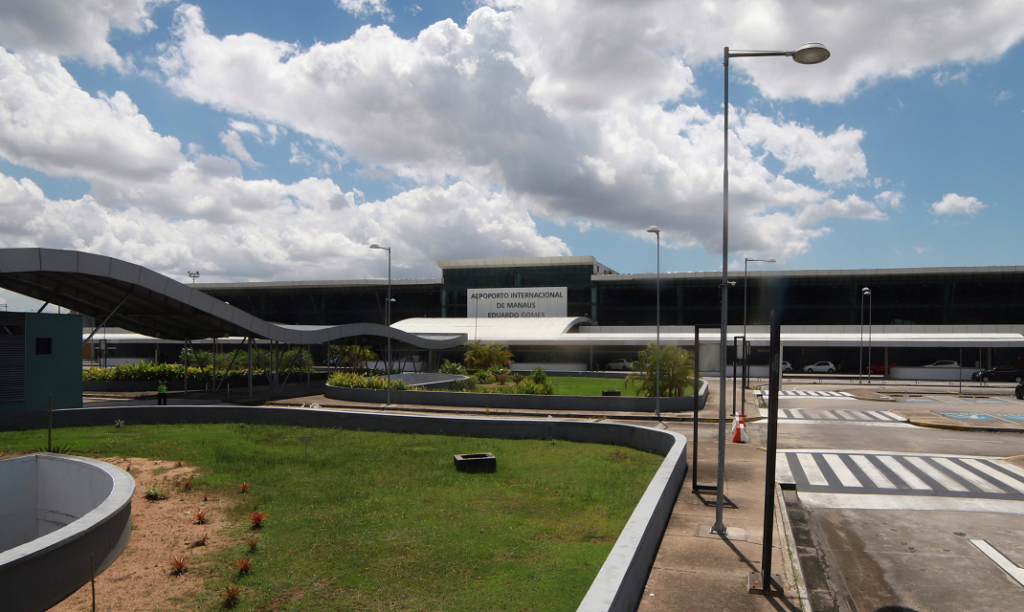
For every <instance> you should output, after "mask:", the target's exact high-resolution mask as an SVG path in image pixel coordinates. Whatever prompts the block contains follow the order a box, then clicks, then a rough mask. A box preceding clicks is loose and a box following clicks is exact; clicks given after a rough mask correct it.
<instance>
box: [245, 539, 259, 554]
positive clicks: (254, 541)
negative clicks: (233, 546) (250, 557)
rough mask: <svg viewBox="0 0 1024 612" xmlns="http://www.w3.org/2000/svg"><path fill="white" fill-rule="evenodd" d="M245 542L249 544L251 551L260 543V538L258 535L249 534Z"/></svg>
mask: <svg viewBox="0 0 1024 612" xmlns="http://www.w3.org/2000/svg"><path fill="white" fill-rule="evenodd" d="M245 543H246V544H247V545H248V546H249V552H250V553H251V552H253V551H255V550H256V547H257V546H259V545H260V540H259V538H257V537H256V536H249V539H248V540H246V541H245Z"/></svg>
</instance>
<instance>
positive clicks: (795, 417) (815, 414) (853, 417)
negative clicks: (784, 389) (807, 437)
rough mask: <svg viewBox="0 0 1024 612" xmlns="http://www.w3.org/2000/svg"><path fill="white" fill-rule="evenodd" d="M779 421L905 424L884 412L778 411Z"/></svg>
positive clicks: (765, 415) (763, 412)
mask: <svg viewBox="0 0 1024 612" xmlns="http://www.w3.org/2000/svg"><path fill="white" fill-rule="evenodd" d="M760 412H761V416H762V417H765V418H767V417H768V410H766V409H764V408H762V409H761V410H760ZM779 420H780V421H840V422H843V421H846V422H855V423H905V422H906V421H907V420H906V419H905V418H903V417H900V416H896V415H895V414H892V413H891V412H886V411H885V410H820V409H815V410H810V409H801V410H796V409H792V408H780V409H779Z"/></svg>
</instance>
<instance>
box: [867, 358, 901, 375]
mask: <svg viewBox="0 0 1024 612" xmlns="http://www.w3.org/2000/svg"><path fill="white" fill-rule="evenodd" d="M889 367H890V368H895V367H896V362H895V361H890V362H889ZM869 372H870V373H871V374H885V364H884V363H876V364H874V365H871V366H864V373H865V374H867V373H869Z"/></svg>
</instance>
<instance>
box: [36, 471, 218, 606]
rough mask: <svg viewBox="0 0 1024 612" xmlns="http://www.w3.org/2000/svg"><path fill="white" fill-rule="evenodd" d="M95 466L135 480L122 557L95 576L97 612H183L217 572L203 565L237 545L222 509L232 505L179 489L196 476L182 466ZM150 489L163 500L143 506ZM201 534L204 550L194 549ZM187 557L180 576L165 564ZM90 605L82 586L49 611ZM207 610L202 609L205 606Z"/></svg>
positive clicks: (212, 566)
mask: <svg viewBox="0 0 1024 612" xmlns="http://www.w3.org/2000/svg"><path fill="white" fill-rule="evenodd" d="M101 460H102V461H106V462H107V463H111V464H113V465H116V466H117V467H119V468H121V469H126V470H129V473H131V475H132V476H133V477H134V478H135V495H134V496H133V498H132V534H131V538H129V540H128V546H127V547H126V548H125V550H124V552H123V553H121V556H120V557H118V559H117V560H116V561H114V563H113V565H111V566H110V567H108V568H107V570H106V571H105V572H103V573H102V574H100V575H99V576H97V577H96V609H97V610H103V611H104V612H107V611H110V612H136V611H140V610H189V609H192V607H193V606H192V605H191V604H190V602H193V601H194V600H195V596H196V595H197V594H198V593H200V592H202V591H203V590H204V588H205V587H204V582H205V580H206V579H208V578H211V577H213V576H214V574H218V575H221V574H223V573H224V568H218V567H216V566H215V564H212V563H210V562H204V561H205V560H206V559H207V558H208V557H209V558H211V559H212V558H214V555H213V553H215V552H216V551H218V550H220V549H223V548H225V547H227V546H230V545H232V544H235V545H237V544H238V542H233V541H230V540H229V537H228V528H229V527H230V526H231V525H230V524H229V523H228V520H227V518H226V517H227V508H228V507H229V506H230V505H232V503H234V502H233V500H229V499H225V498H224V497H222V496H220V495H215V494H212V493H207V494H206V495H207V501H205V502H204V501H203V495H204V492H203V491H202V490H200V489H199V488H193V489H192V490H186V489H185V488H183V487H182V486H181V485H180V484H179V483H181V482H183V481H185V480H191V479H193V478H194V477H196V476H197V475H198V474H196V472H195V468H194V467H191V466H189V465H178V464H177V463H176V462H173V461H154V460H152V459H140V458H137V457H132V458H104V459H101ZM150 487H156V488H157V489H159V490H160V492H161V493H164V494H166V495H167V499H163V500H160V501H148V500H147V499H146V491H147V490H148V489H149V488H150ZM197 510H202V511H203V512H205V513H206V524H205V525H197V524H195V523H196V511H197ZM204 535H205V536H207V537H208V539H207V542H206V544H205V545H202V546H197V545H196V543H197V542H198V541H199V540H201V539H202V537H203V536H204ZM172 557H178V558H181V557H187V558H188V559H189V564H188V566H187V569H186V571H185V572H183V573H182V574H181V575H180V576H174V575H172V573H171V570H172V567H171V558H172ZM91 607H92V591H91V588H90V586H89V585H88V584H86V585H85V586H83V587H82V588H81V589H79V590H78V591H76V592H75V593H74V594H73V595H72V596H70V597H68V598H67V599H65V600H64V601H63V602H61V603H60V604H58V605H56V606H54V607H53V608H51V611H53V612H81V611H82V610H90V609H91ZM204 607H208V606H204Z"/></svg>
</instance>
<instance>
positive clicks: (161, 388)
mask: <svg viewBox="0 0 1024 612" xmlns="http://www.w3.org/2000/svg"><path fill="white" fill-rule="evenodd" d="M156 405H157V406H166V405H167V381H166V380H158V381H156Z"/></svg>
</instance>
